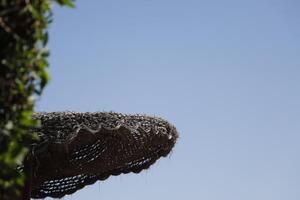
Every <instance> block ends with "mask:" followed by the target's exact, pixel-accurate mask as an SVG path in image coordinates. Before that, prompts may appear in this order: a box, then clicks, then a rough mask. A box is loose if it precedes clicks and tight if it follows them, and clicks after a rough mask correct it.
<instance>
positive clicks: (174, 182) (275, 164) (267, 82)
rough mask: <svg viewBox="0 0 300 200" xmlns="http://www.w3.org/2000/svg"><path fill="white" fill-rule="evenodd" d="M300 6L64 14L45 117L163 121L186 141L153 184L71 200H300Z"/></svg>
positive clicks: (179, 4)
mask: <svg viewBox="0 0 300 200" xmlns="http://www.w3.org/2000/svg"><path fill="white" fill-rule="evenodd" d="M299 10H300V3H299V1H297V0H251V1H238V0H235V1H234V0H227V1H221V0H210V1H201V0H185V1H183V0H181V1H180V0H172V1H171V0H149V1H143V0H142V1H141V0H127V1H121V0H113V1H108V0H103V1H96V0H90V1H77V2H76V8H75V9H67V8H59V7H57V6H54V22H53V24H52V25H51V27H50V42H49V48H50V49H51V56H50V59H49V60H50V68H49V72H50V74H51V77H52V80H51V82H50V84H49V85H48V86H47V88H46V89H45V91H44V93H43V95H42V97H41V98H40V99H39V101H38V104H37V108H36V109H37V110H39V111H65V110H72V111H116V112H122V113H143V114H148V115H154V116H160V117H163V118H165V119H168V120H169V121H170V122H172V123H173V124H174V125H175V126H176V127H177V129H178V131H179V132H180V139H179V141H178V144H177V145H176V146H175V149H174V151H173V152H172V154H171V156H170V157H168V158H164V159H161V160H159V162H158V163H156V164H155V165H153V167H152V168H151V169H150V170H148V171H145V172H142V173H141V174H138V175H136V174H134V175H133V174H129V175H122V176H119V177H112V178H110V179H108V180H107V181H104V182H97V183H96V184H94V185H92V186H88V187H86V188H84V189H83V190H81V191H79V192H77V193H75V194H73V195H71V196H67V197H65V198H64V199H65V200H87V199H89V200H96V199H97V200H98V199H102V200H110V199H113V200H121V199H122V200H123V199H131V200H135V199H136V200H139V199H144V200H153V199H172V200H182V199H203V200H253V199H255V200H285V199H289V200H299V199H300V190H299V187H300V170H299V169H300V159H299V152H300V145H299V141H300V123H299V121H300V92H299V91H300V79H299V76H300V58H299V52H300V37H299V36H300V26H299V24H300V14H299Z"/></svg>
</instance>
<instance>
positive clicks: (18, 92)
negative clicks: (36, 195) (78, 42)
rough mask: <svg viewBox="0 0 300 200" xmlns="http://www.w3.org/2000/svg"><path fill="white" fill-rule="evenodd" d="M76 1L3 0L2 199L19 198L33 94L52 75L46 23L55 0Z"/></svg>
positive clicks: (0, 19) (0, 3)
mask: <svg viewBox="0 0 300 200" xmlns="http://www.w3.org/2000/svg"><path fill="white" fill-rule="evenodd" d="M53 1H54V2H57V3H58V4H60V5H67V6H71V7H72V6H73V4H72V2H71V0H52V1H51V0H0V199H1V200H6V199H16V198H17V197H18V196H19V195H20V194H21V189H22V186H23V183H24V177H25V175H24V174H23V173H22V172H20V170H17V166H19V165H21V164H22V162H23V161H24V158H25V156H26V154H27V152H28V151H29V149H30V143H31V142H32V141H33V140H36V139H37V137H36V136H34V135H30V134H29V133H28V129H29V128H32V127H34V126H37V124H38V123H37V121H34V120H33V119H31V114H32V112H33V107H34V102H35V101H34V97H36V96H38V95H40V94H41V92H42V91H43V88H44V87H45V85H46V84H47V82H48V81H49V76H48V73H47V70H46V68H47V66H48V62H47V60H46V58H47V56H48V54H49V53H48V51H47V50H46V49H45V46H46V44H47V41H48V33H47V27H48V24H49V22H50V20H51V16H52V13H51V2H53Z"/></svg>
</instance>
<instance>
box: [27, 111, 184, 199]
mask: <svg viewBox="0 0 300 200" xmlns="http://www.w3.org/2000/svg"><path fill="white" fill-rule="evenodd" d="M34 118H35V119H39V120H40V121H41V127H40V128H36V129H34V130H32V132H35V133H37V134H38V135H39V136H40V138H41V140H40V141H39V143H38V144H33V148H32V151H31V157H32V158H33V163H34V167H33V175H32V176H33V177H32V192H31V196H32V198H45V197H54V198H61V197H63V196H64V195H66V194H72V193H74V192H75V191H77V190H79V189H80V188H83V187H84V186H86V185H89V184H92V183H94V182H96V181H97V180H105V179H107V178H108V177H109V176H110V175H119V174H121V173H125V174H126V173H129V172H134V173H139V172H140V171H141V170H143V169H147V168H149V166H150V165H152V164H153V163H154V162H155V161H156V160H157V159H158V158H160V157H162V156H167V154H168V153H169V152H170V151H171V149H172V147H173V146H174V144H175V142H176V139H177V137H178V135H177V131H176V129H175V128H174V126H172V125H171V124H169V123H168V122H167V121H165V120H163V119H160V118H156V117H148V116H143V115H123V114H119V113H105V112H96V113H77V112H53V113H36V114H35V115H34Z"/></svg>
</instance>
